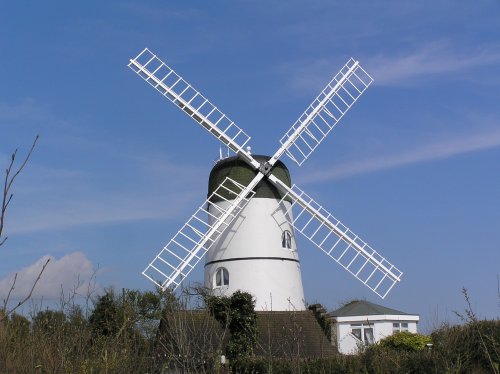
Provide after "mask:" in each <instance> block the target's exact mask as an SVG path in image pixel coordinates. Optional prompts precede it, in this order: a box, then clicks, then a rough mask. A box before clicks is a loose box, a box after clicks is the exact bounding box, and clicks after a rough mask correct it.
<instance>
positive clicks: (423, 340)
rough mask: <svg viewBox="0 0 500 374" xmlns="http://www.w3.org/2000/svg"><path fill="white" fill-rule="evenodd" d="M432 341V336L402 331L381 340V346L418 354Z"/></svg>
mask: <svg viewBox="0 0 500 374" xmlns="http://www.w3.org/2000/svg"><path fill="white" fill-rule="evenodd" d="M431 341H432V339H431V337H430V336H427V335H421V334H414V333H411V332H407V331H402V332H398V333H395V334H393V335H391V336H388V337H386V338H384V339H382V340H380V342H379V345H380V346H381V347H383V348H388V349H394V350H397V351H405V352H416V351H421V350H423V349H425V348H426V346H427V344H430V343H431Z"/></svg>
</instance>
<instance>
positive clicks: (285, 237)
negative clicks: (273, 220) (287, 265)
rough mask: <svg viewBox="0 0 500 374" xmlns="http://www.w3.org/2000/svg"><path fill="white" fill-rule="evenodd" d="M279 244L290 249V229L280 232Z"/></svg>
mask: <svg viewBox="0 0 500 374" xmlns="http://www.w3.org/2000/svg"><path fill="white" fill-rule="evenodd" d="M281 246H282V247H283V248H287V249H292V234H291V232H290V231H288V230H285V231H283V233H282V234H281Z"/></svg>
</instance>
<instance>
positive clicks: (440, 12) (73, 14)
mask: <svg viewBox="0 0 500 374" xmlns="http://www.w3.org/2000/svg"><path fill="white" fill-rule="evenodd" d="M499 16H500V3H499V2H498V1H476V2H474V3H472V2H466V1H458V2H457V1H451V0H450V1H419V2H401V1H377V2H373V1H358V2H333V1H312V2H300V1H289V2H282V3H279V4H269V2H265V1H234V2H222V1H212V2H201V1H194V2H189V3H186V2H181V1H178V2H177V1H176V2H169V4H166V3H165V2H160V1H156V2H155V1H141V2H139V1H137V2H133V1H130V2H122V1H107V2H97V1H88V2H85V3H81V5H77V4H75V3H60V2H53V1H48V2H43V4H42V3H40V2H34V1H33V2H4V3H3V4H2V7H1V12H0V64H1V67H2V68H1V69H0V82H1V84H0V164H1V165H3V166H2V168H5V166H6V164H7V162H8V158H9V155H10V153H11V152H12V151H13V150H14V149H15V148H16V147H19V148H20V152H21V154H22V153H23V152H24V153H25V152H26V151H27V150H28V149H29V146H30V143H31V141H32V140H33V138H34V137H35V135H36V134H40V136H41V138H40V143H39V145H38V147H37V148H36V151H35V153H34V155H33V159H32V161H31V162H30V164H29V165H28V167H27V169H26V170H25V172H24V173H23V174H22V175H21V176H20V178H19V180H18V183H17V185H16V186H15V191H14V192H15V196H14V200H13V203H12V206H11V210H10V211H9V215H8V222H7V226H6V228H5V233H6V234H7V235H9V239H8V241H7V243H6V244H5V245H4V246H3V247H1V248H0V259H1V261H0V291H3V292H5V288H6V287H7V285H8V284H9V281H10V279H12V276H13V273H15V272H19V273H20V275H23V277H21V278H22V280H21V281H20V282H19V287H18V289H17V291H18V292H19V293H22V291H23V289H25V288H26V287H27V286H28V285H29V283H30V280H31V279H32V277H33V273H34V272H35V269H36V267H37V266H39V264H40V262H41V261H43V258H46V256H52V257H53V261H52V262H51V265H49V268H48V269H47V275H46V279H45V280H44V282H45V283H41V284H40V288H39V289H38V291H37V294H36V296H37V297H42V296H43V297H44V298H45V299H51V298H56V297H58V295H59V292H60V284H64V287H65V289H71V288H72V287H73V286H74V285H75V284H77V282H78V279H77V278H78V277H77V276H78V275H80V280H82V281H84V280H85V279H87V278H88V277H89V275H90V274H91V273H92V269H95V268H99V271H98V273H97V282H98V284H99V285H101V286H110V285H114V286H115V287H117V288H121V287H129V288H141V289H151V288H152V286H151V285H150V284H149V282H148V281H147V280H146V279H145V278H143V277H142V276H141V275H140V272H141V271H142V270H143V268H144V267H145V265H146V264H147V263H148V262H149V260H150V259H151V258H152V256H153V255H154V254H156V252H157V251H158V250H159V249H160V248H161V247H162V246H163V245H164V244H165V243H166V242H167V241H168V239H169V238H170V237H171V236H173V235H174V234H175V232H176V231H177V230H178V228H179V227H180V226H181V225H182V223H183V222H184V221H185V220H186V219H187V218H188V216H189V215H190V214H191V213H192V212H193V211H194V209H195V208H196V207H197V206H198V205H199V204H201V202H202V201H203V200H204V197H205V194H206V184H207V177H208V173H209V171H210V169H211V167H212V166H213V161H214V160H215V159H216V158H217V157H218V152H219V145H218V143H217V141H216V140H215V139H213V138H211V137H210V136H209V135H208V134H207V133H205V132H204V131H203V130H202V129H201V128H199V126H197V125H196V124H195V123H194V122H192V121H191V120H189V118H187V117H186V116H185V115H184V114H183V113H182V112H180V111H179V110H178V108H175V106H173V105H172V104H170V103H169V102H167V101H166V100H165V99H163V98H162V97H161V96H160V95H159V94H157V93H156V92H155V91H154V90H152V89H151V88H150V87H149V86H147V85H146V84H144V82H143V81H142V80H141V79H139V78H138V77H137V76H136V75H135V74H134V73H133V72H132V71H130V70H129V69H128V68H127V67H126V65H127V63H128V60H129V59H130V58H132V57H134V56H135V55H136V54H137V53H139V52H140V51H141V50H142V49H143V48H144V47H148V48H150V49H151V50H152V51H154V52H155V53H156V54H158V55H159V56H160V57H161V58H162V59H163V60H164V61H166V62H167V64H169V65H170V66H172V67H173V68H174V69H175V70H176V71H177V72H178V73H179V74H181V75H182V76H183V77H184V78H186V79H187V80H188V81H189V82H190V83H192V84H193V85H194V86H195V87H196V88H198V89H199V90H200V91H201V92H202V93H203V94H204V95H205V96H207V97H208V98H209V99H210V100H211V101H212V102H214V103H215V104H216V105H217V106H218V107H219V108H220V109H221V110H222V111H223V112H225V113H226V114H227V115H228V116H229V117H230V118H231V119H233V120H234V121H235V122H236V123H237V124H238V125H239V126H240V127H242V128H243V129H244V130H245V131H246V132H247V133H248V134H250V135H251V136H252V140H251V145H252V149H253V152H254V153H262V154H272V153H274V151H275V150H276V149H277V147H278V144H279V143H278V140H279V139H280V138H281V136H282V134H283V133H284V132H286V131H287V130H288V128H289V127H290V126H291V125H292V124H293V122H295V120H296V119H297V117H298V116H299V115H300V114H301V113H302V112H303V111H304V110H305V108H306V107H307V106H308V105H309V103H310V102H311V101H312V99H313V98H314V97H315V96H316V95H317V93H319V91H320V90H321V89H322V88H323V86H324V85H325V84H326V83H327V82H328V81H329V80H330V79H331V76H332V75H333V74H335V73H336V72H337V71H338V69H339V68H340V67H341V66H342V65H343V64H344V63H345V62H346V61H347V59H348V58H349V57H351V56H352V57H354V58H356V59H358V60H360V62H361V64H362V65H363V67H364V68H365V69H366V70H367V71H368V72H369V73H370V74H371V75H372V76H373V78H374V79H375V82H374V84H373V85H372V86H371V87H370V88H369V89H368V91H367V92H366V93H365V94H364V95H363V96H362V97H361V99H360V101H359V102H358V103H357V104H356V105H355V107H354V108H353V109H352V110H351V111H350V112H349V113H348V114H347V115H346V117H345V118H344V119H343V120H342V123H341V124H340V125H339V127H337V128H336V129H335V130H334V131H333V132H332V133H331V134H330V135H329V137H328V138H327V140H326V141H325V142H324V143H323V144H322V145H321V146H320V147H319V148H318V150H317V151H316V152H315V153H314V154H313V156H312V157H311V158H310V159H309V160H308V161H307V162H306V163H304V165H303V166H302V167H300V168H298V167H296V166H295V165H293V164H292V163H291V162H289V161H288V162H287V160H284V161H285V162H286V163H287V165H288V166H289V168H290V170H291V172H292V177H293V179H294V181H295V182H296V183H297V184H298V185H299V186H300V187H301V188H302V189H304V190H306V191H307V193H308V194H309V195H311V196H312V197H314V198H315V200H316V201H318V202H319V203H321V204H322V205H323V206H324V207H325V208H327V209H328V210H329V211H330V212H332V213H333V214H334V215H335V216H337V217H338V218H339V219H340V220H341V221H342V222H343V223H345V224H346V225H348V226H349V227H351V228H352V229H353V231H354V232H356V233H357V234H359V235H360V236H361V237H362V238H363V239H365V240H366V241H367V242H368V243H369V244H370V245H371V246H372V247H373V248H375V249H376V250H377V251H379V252H381V253H382V254H383V255H385V256H386V257H387V258H388V259H389V260H391V261H392V262H393V263H395V264H396V265H398V267H399V268H400V269H401V270H402V271H403V272H404V276H403V281H402V283H401V284H400V285H398V286H397V287H396V288H395V289H394V290H393V291H392V293H391V294H390V295H389V296H388V298H387V299H386V300H384V301H382V300H380V299H378V298H377V297H376V296H375V295H373V294H371V291H370V290H368V289H365V288H364V287H363V286H362V285H361V284H359V282H357V281H356V280H355V279H354V278H352V277H351V276H350V275H349V274H347V273H346V272H345V271H343V270H342V269H341V268H340V267H339V266H337V265H336V264H335V263H333V262H329V260H326V259H327V258H326V257H325V256H324V255H323V254H322V253H321V252H320V251H318V250H317V249H316V248H314V247H313V246H312V245H310V244H308V242H307V241H301V242H299V246H300V249H299V254H300V256H301V261H302V271H303V281H304V287H305V293H306V298H307V301H308V302H311V303H312V302H317V301H318V302H321V303H323V304H324V305H325V306H327V307H328V308H329V309H332V308H335V307H337V306H338V305H339V303H340V302H343V301H345V300H348V299H352V298H367V299H368V300H371V301H373V302H376V303H381V304H383V305H386V306H389V307H394V308H396V309H400V310H403V311H407V312H412V313H419V314H420V315H421V318H422V326H423V327H425V326H431V327H432V325H435V324H437V323H439V322H442V321H443V320H454V316H453V311H455V310H457V311H460V310H463V308H464V307H465V303H464V300H463V297H462V295H461V289H462V287H466V288H467V289H468V290H469V292H470V294H471V299H472V303H473V307H474V308H475V310H476V312H477V314H478V315H479V316H480V317H487V318H494V317H498V315H499V306H498V302H499V298H498V289H497V285H498V283H497V282H498V276H499V273H500V271H499V269H500V267H499V265H498V264H500V245H499V244H498V243H499V242H500V227H499V226H500V209H499V207H500V166H499V165H500V109H499V106H498V102H499V99H500V90H499V86H500V69H499V65H500V42H499V40H500V28H499V27H498V19H499ZM30 277H31V278H30ZM201 279H202V269H201V268H200V269H198V270H197V271H195V272H193V273H192V276H191V280H192V281H199V280H201ZM23 287H24V288H23ZM80 288H81V291H82V292H83V289H84V287H80Z"/></svg>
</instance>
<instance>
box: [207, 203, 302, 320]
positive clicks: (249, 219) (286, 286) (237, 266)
mask: <svg viewBox="0 0 500 374" xmlns="http://www.w3.org/2000/svg"><path fill="white" fill-rule="evenodd" d="M217 204H218V205H223V204H228V203H227V202H221V203H217ZM284 204H286V208H288V207H289V205H290V203H288V202H284ZM278 205H279V200H275V199H269V198H253V199H252V200H250V202H249V203H248V205H247V206H246V207H245V209H244V210H243V212H241V213H240V215H239V216H238V217H237V218H236V219H235V222H233V224H232V225H231V227H229V228H228V229H227V230H226V231H225V233H224V235H223V236H221V238H219V239H218V241H217V242H216V243H215V244H214V245H213V247H212V248H211V249H210V250H209V251H208V253H207V255H206V259H205V286H206V287H208V288H210V289H212V290H214V293H216V294H225V295H230V294H232V293H233V292H235V291H237V290H243V291H246V292H249V293H250V294H252V295H253V296H254V297H255V298H256V310H275V311H284V310H305V308H306V307H305V301H304V291H303V287H302V278H301V274H300V263H298V262H297V261H298V260H299V256H298V253H297V247H296V244H295V238H294V236H293V234H294V233H293V228H292V226H291V225H290V223H289V221H290V219H288V220H287V219H285V218H284V210H285V209H281V210H280V212H279V213H278V214H276V213H275V211H276V209H277V208H278ZM209 211H210V213H211V214H215V212H216V210H215V209H214V208H210V209H209ZM273 213H275V214H273ZM284 230H288V231H289V232H290V233H292V248H291V250H290V249H286V248H283V247H282V243H281V238H282V233H283V231H284ZM252 257H259V258H260V259H252ZM262 257H264V258H267V259H262ZM269 258H282V259H283V260H277V259H269ZM235 259H237V260H235ZM290 260H291V261H290ZM214 261H217V262H216V263H213V262H214ZM219 267H225V268H226V269H227V270H228V271H229V286H228V287H222V288H219V289H216V288H215V287H214V286H215V279H214V278H215V273H216V271H217V269H218V268H219Z"/></svg>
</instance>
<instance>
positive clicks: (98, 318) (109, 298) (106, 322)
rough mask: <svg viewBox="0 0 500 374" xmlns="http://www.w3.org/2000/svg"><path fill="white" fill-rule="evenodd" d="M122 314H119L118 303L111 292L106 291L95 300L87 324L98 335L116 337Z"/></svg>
mask: <svg viewBox="0 0 500 374" xmlns="http://www.w3.org/2000/svg"><path fill="white" fill-rule="evenodd" d="M122 320H123V313H119V310H118V303H117V301H116V297H115V294H114V292H113V290H108V291H106V293H105V294H104V295H102V296H99V298H98V299H97V302H96V305H95V308H94V310H93V311H92V314H91V315H90V318H89V322H90V325H91V327H92V329H93V331H95V332H96V334H98V335H103V336H116V334H117V333H118V331H119V330H120V326H121V323H122Z"/></svg>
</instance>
